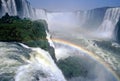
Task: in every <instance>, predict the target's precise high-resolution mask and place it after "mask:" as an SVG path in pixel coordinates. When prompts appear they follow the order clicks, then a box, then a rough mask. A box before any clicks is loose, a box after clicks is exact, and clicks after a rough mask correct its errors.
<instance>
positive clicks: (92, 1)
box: [28, 0, 120, 11]
mask: <svg viewBox="0 0 120 81" xmlns="http://www.w3.org/2000/svg"><path fill="white" fill-rule="evenodd" d="M28 1H29V2H30V3H31V5H32V6H33V7H34V8H44V9H47V10H49V11H75V10H89V9H93V8H99V7H114V6H120V0H28Z"/></svg>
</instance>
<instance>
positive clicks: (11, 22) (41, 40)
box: [0, 14, 49, 49]
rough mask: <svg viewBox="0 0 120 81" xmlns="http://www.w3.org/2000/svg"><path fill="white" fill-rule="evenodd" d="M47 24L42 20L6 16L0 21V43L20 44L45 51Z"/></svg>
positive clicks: (47, 44)
mask: <svg viewBox="0 0 120 81" xmlns="http://www.w3.org/2000/svg"><path fill="white" fill-rule="evenodd" d="M46 27H47V23H46V22H45V21H44V20H38V21H31V20H29V19H20V18H19V17H18V16H9V15H8V14H6V15H5V16H3V17H2V18H1V19H0V41H4V42H21V43H24V44H27V45H28V46H31V47H38V46H39V47H41V48H43V49H47V48H48V47H49V43H48V41H47V39H46Z"/></svg>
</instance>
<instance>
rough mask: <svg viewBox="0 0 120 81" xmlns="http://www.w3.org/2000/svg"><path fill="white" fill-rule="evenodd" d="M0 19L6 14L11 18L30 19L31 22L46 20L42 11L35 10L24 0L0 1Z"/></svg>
mask: <svg viewBox="0 0 120 81" xmlns="http://www.w3.org/2000/svg"><path fill="white" fill-rule="evenodd" d="M0 11H1V13H0V17H2V16H4V15H5V13H8V14H9V15H11V16H19V17H21V18H30V19H32V20H37V19H45V20H46V19H47V16H46V11H45V10H44V9H35V8H33V7H32V6H31V5H30V3H29V2H28V1H26V0H1V8H0Z"/></svg>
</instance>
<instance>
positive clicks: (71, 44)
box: [51, 38, 120, 81]
mask: <svg viewBox="0 0 120 81" xmlns="http://www.w3.org/2000/svg"><path fill="white" fill-rule="evenodd" d="M51 40H52V41H53V42H56V43H60V44H64V45H68V46H71V47H73V48H76V49H78V50H81V51H83V52H84V53H85V54H88V55H89V56H90V57H91V58H93V59H94V60H96V61H98V62H99V63H101V64H102V65H104V66H105V67H106V68H108V70H109V71H110V72H111V73H112V74H113V75H114V76H115V78H116V79H117V80H118V81H120V77H119V76H118V74H117V73H116V72H115V71H114V70H113V68H112V67H111V66H110V65H109V64H108V63H106V62H105V61H104V60H103V59H102V58H100V57H99V56H98V55H96V54H94V53H92V52H91V51H88V50H86V49H85V48H83V47H81V46H79V45H76V44H74V43H71V42H69V41H66V40H63V39H56V38H52V39H51Z"/></svg>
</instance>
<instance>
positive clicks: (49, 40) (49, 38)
mask: <svg viewBox="0 0 120 81" xmlns="http://www.w3.org/2000/svg"><path fill="white" fill-rule="evenodd" d="M46 34H47V37H46V38H47V40H48V42H49V44H50V46H51V47H53V48H55V45H54V44H53V41H52V40H51V35H50V34H49V33H48V32H47V31H46Z"/></svg>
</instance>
